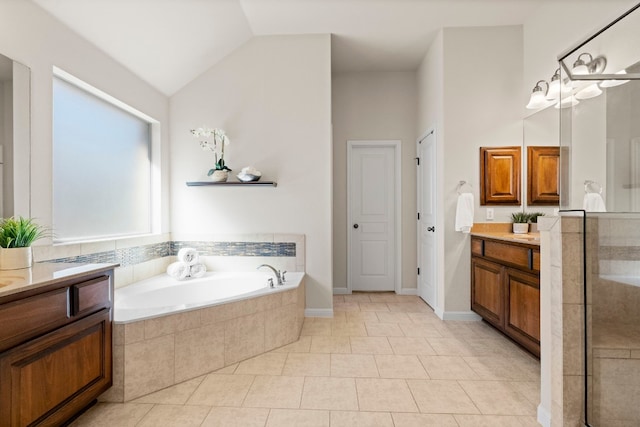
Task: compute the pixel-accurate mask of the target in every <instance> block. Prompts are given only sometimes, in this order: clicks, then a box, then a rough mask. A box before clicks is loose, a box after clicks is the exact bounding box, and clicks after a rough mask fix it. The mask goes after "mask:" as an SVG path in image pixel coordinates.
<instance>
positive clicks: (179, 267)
mask: <svg viewBox="0 0 640 427" xmlns="http://www.w3.org/2000/svg"><path fill="white" fill-rule="evenodd" d="M190 271H191V270H190V267H189V266H188V265H187V264H185V263H184V262H174V263H173V264H169V266H168V267H167V274H168V275H169V276H171V277H173V278H174V279H178V280H185V279H186V278H188V277H189V272H190Z"/></svg>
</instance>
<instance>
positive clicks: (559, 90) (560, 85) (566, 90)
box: [547, 68, 571, 101]
mask: <svg viewBox="0 0 640 427" xmlns="http://www.w3.org/2000/svg"><path fill="white" fill-rule="evenodd" d="M570 93H571V87H570V86H569V85H567V84H566V83H565V82H564V81H562V79H561V78H560V68H557V69H556V72H555V73H553V76H551V83H549V89H548V90H547V99H548V100H549V101H557V100H558V99H559V98H561V97H565V96H567V95H569V94H570Z"/></svg>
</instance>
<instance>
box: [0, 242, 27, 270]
mask: <svg viewBox="0 0 640 427" xmlns="http://www.w3.org/2000/svg"><path fill="white" fill-rule="evenodd" d="M32 264H33V255H32V252H31V247H26V248H0V270H19V269H21V268H31V265H32Z"/></svg>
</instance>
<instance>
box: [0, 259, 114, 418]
mask: <svg viewBox="0 0 640 427" xmlns="http://www.w3.org/2000/svg"><path fill="white" fill-rule="evenodd" d="M112 301H113V270H107V271H102V272H99V273H93V274H87V275H83V276H81V277H75V278H73V279H69V280H63V281H57V282H56V283H53V284H50V285H46V286H43V287H38V288H37V289H28V290H25V291H23V292H18V293H15V294H11V295H6V296H2V297H0V325H2V327H1V328H0V426H12V427H15V426H32V425H43V426H44V425H61V424H63V423H64V422H65V421H67V420H69V419H70V418H72V417H73V416H74V415H75V414H77V413H78V412H79V411H81V410H82V409H83V408H85V407H86V406H87V405H88V404H90V403H91V402H92V401H93V400H95V399H96V398H97V397H98V395H100V394H101V393H102V392H104V391H105V390H106V389H107V388H109V387H110V386H111V383H112V349H111V343H112V332H111V323H112V314H111V304H112Z"/></svg>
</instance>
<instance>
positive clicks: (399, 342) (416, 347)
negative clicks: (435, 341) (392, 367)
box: [387, 337, 436, 356]
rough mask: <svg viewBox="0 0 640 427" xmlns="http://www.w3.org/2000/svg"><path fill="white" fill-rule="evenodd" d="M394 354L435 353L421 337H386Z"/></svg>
mask: <svg viewBox="0 0 640 427" xmlns="http://www.w3.org/2000/svg"><path fill="white" fill-rule="evenodd" d="M387 339H388V340H389V344H390V345H391V348H392V349H393V352H394V353H395V354H406V355H427V356H429V355H435V354H436V352H435V351H434V350H433V348H432V347H431V346H430V345H429V343H428V342H427V340H426V339H425V338H423V337H388V338H387Z"/></svg>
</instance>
